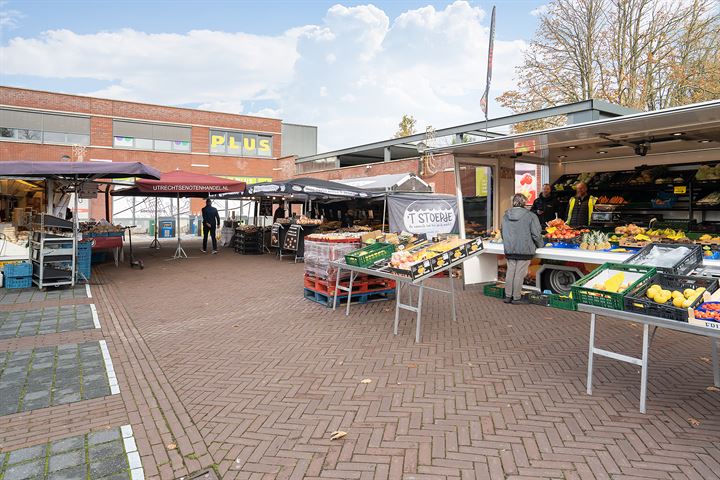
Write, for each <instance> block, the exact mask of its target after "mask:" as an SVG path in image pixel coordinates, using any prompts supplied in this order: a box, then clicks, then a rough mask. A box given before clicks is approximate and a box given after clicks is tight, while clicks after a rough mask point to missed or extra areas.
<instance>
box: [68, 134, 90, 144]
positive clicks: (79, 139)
mask: <svg viewBox="0 0 720 480" xmlns="http://www.w3.org/2000/svg"><path fill="white" fill-rule="evenodd" d="M67 143H69V144H71V145H75V144H77V145H90V135H81V134H79V133H68V134H67Z"/></svg>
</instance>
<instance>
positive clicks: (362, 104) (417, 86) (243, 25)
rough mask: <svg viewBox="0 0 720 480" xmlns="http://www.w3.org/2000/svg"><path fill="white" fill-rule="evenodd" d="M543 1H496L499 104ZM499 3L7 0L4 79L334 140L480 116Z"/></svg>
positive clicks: (359, 140) (1, 9) (0, 33)
mask: <svg viewBox="0 0 720 480" xmlns="http://www.w3.org/2000/svg"><path fill="white" fill-rule="evenodd" d="M544 1H545V0H496V1H495V4H496V5H497V14H496V15H497V26H496V37H495V55H494V64H495V65H494V68H493V82H492V86H491V91H490V98H491V102H490V107H489V108H490V116H491V117H497V116H500V115H503V114H507V113H508V112H507V111H506V110H504V109H503V108H502V107H499V106H498V105H497V103H496V102H495V101H494V98H495V97H497V96H499V95H500V94H501V93H502V92H504V91H506V90H508V89H511V88H513V87H514V85H515V67H516V66H517V65H518V64H519V63H520V62H521V60H522V53H523V51H524V49H525V48H527V45H528V42H529V40H530V39H531V38H532V36H533V33H534V31H535V29H536V27H537V14H538V12H539V11H541V10H542V8H543V4H544ZM492 5H493V3H492V2H490V1H474V0H467V1H465V0H456V1H430V0H424V1H415V0H395V1H376V2H374V3H369V2H354V1H353V2H347V1H346V2H328V1H322V0H312V1H291V0H284V1H281V0H248V1H238V0H205V1H196V0H173V1H170V0H144V1H140V0H127V1H109V0H94V1H92V0H63V1H62V2H60V1H55V0H43V1H39V0H23V1H17V0H0V84H2V85H10V86H18V87H25V88H34V89H40V90H49V91H57V92H64V93H74V94H81V95H90V96H97V97H103V98H113V99H121V100H131V101H140V102H147V103H155V104H161V105H175V106H187V107H193V108H202V109H208V110H216V111H223V112H231V113H243V114H248V115H261V116H268V117H272V118H281V119H282V120H283V121H286V122H289V123H300V124H308V125H317V126H318V128H319V130H318V136H319V139H318V143H319V145H318V146H319V150H320V151H327V150H331V149H335V148H343V147H349V146H354V145H360V144H363V143H368V142H371V141H377V140H383V139H387V138H390V137H392V136H393V134H394V132H395V131H396V130H397V124H398V122H399V121H400V119H401V118H402V115H403V114H409V115H413V116H414V117H415V118H416V119H417V129H418V131H424V130H425V128H426V126H428V125H432V126H433V127H434V128H442V127H448V126H452V125H458V124H462V123H468V122H472V121H477V120H481V119H482V118H483V113H482V111H481V110H480V106H479V100H480V98H481V96H482V92H483V90H484V88H485V70H486V63H487V43H488V37H489V30H490V11H491V9H492Z"/></svg>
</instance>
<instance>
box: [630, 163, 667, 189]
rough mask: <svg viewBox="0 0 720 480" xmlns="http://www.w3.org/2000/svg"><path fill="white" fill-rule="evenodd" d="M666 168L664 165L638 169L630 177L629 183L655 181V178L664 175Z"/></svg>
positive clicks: (650, 182)
mask: <svg viewBox="0 0 720 480" xmlns="http://www.w3.org/2000/svg"><path fill="white" fill-rule="evenodd" d="M666 172H667V169H666V168H665V167H652V168H645V169H643V170H640V172H639V173H638V174H637V175H636V176H635V177H634V178H631V179H630V181H629V182H628V184H630V185H649V184H653V183H655V180H656V179H658V178H661V177H665V176H666Z"/></svg>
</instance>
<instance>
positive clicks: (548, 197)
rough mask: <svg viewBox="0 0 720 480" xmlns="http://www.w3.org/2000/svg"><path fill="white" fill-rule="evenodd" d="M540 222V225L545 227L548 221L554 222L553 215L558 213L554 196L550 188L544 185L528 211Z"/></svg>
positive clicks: (547, 184) (548, 185)
mask: <svg viewBox="0 0 720 480" xmlns="http://www.w3.org/2000/svg"><path fill="white" fill-rule="evenodd" d="M530 211H532V212H533V213H534V214H535V215H537V216H538V220H540V225H545V224H546V223H547V222H549V221H550V220H555V214H559V213H560V212H558V203H557V199H556V198H555V195H553V192H552V187H551V186H550V184H549V183H546V184H545V185H543V187H542V193H540V195H538V197H537V198H536V199H535V201H534V202H533V204H532V208H531V209H530Z"/></svg>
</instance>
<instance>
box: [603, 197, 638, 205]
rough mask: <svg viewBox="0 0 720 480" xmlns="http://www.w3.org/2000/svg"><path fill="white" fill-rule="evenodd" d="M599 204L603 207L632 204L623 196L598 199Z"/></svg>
mask: <svg viewBox="0 0 720 480" xmlns="http://www.w3.org/2000/svg"><path fill="white" fill-rule="evenodd" d="M597 203H599V204H601V205H627V204H628V203H630V202H628V201H627V200H625V198H623V196H622V195H615V196H613V197H607V196H605V195H603V196H602V197H600V198H598V200H597Z"/></svg>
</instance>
